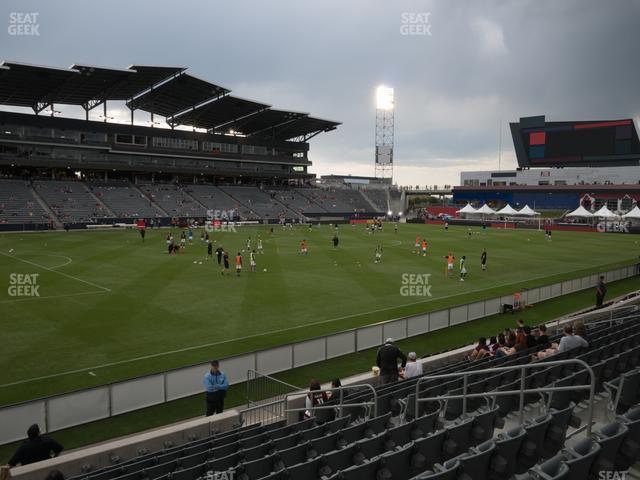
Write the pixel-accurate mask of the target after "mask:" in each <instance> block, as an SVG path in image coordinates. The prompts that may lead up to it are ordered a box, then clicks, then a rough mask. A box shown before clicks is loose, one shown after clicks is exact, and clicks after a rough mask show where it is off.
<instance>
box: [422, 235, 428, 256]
mask: <svg viewBox="0 0 640 480" xmlns="http://www.w3.org/2000/svg"><path fill="white" fill-rule="evenodd" d="M422 256H423V257H426V256H427V239H426V238H423V239H422Z"/></svg>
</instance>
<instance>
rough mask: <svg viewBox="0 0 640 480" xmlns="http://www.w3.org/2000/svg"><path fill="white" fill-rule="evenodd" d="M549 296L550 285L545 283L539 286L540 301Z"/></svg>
mask: <svg viewBox="0 0 640 480" xmlns="http://www.w3.org/2000/svg"><path fill="white" fill-rule="evenodd" d="M550 298H551V286H549V285H546V286H544V287H540V301H541V302H542V301H544V300H548V299H550Z"/></svg>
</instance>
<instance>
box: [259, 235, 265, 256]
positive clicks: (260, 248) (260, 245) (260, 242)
mask: <svg viewBox="0 0 640 480" xmlns="http://www.w3.org/2000/svg"><path fill="white" fill-rule="evenodd" d="M258 253H264V251H263V250H262V239H261V238H260V237H258Z"/></svg>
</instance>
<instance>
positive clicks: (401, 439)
mask: <svg viewBox="0 0 640 480" xmlns="http://www.w3.org/2000/svg"><path fill="white" fill-rule="evenodd" d="M414 427H415V421H411V422H407V423H404V424H402V425H398V426H397V427H394V428H390V429H389V430H388V431H387V434H388V437H389V442H390V444H391V448H393V447H402V446H403V445H406V444H407V443H409V442H411V441H412V440H414V438H413V435H412V432H413V430H414Z"/></svg>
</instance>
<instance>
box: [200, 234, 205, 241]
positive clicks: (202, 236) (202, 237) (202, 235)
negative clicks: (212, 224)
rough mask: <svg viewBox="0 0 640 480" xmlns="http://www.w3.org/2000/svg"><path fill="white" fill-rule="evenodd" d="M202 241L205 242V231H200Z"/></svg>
mask: <svg viewBox="0 0 640 480" xmlns="http://www.w3.org/2000/svg"><path fill="white" fill-rule="evenodd" d="M200 241H201V242H204V232H200Z"/></svg>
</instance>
